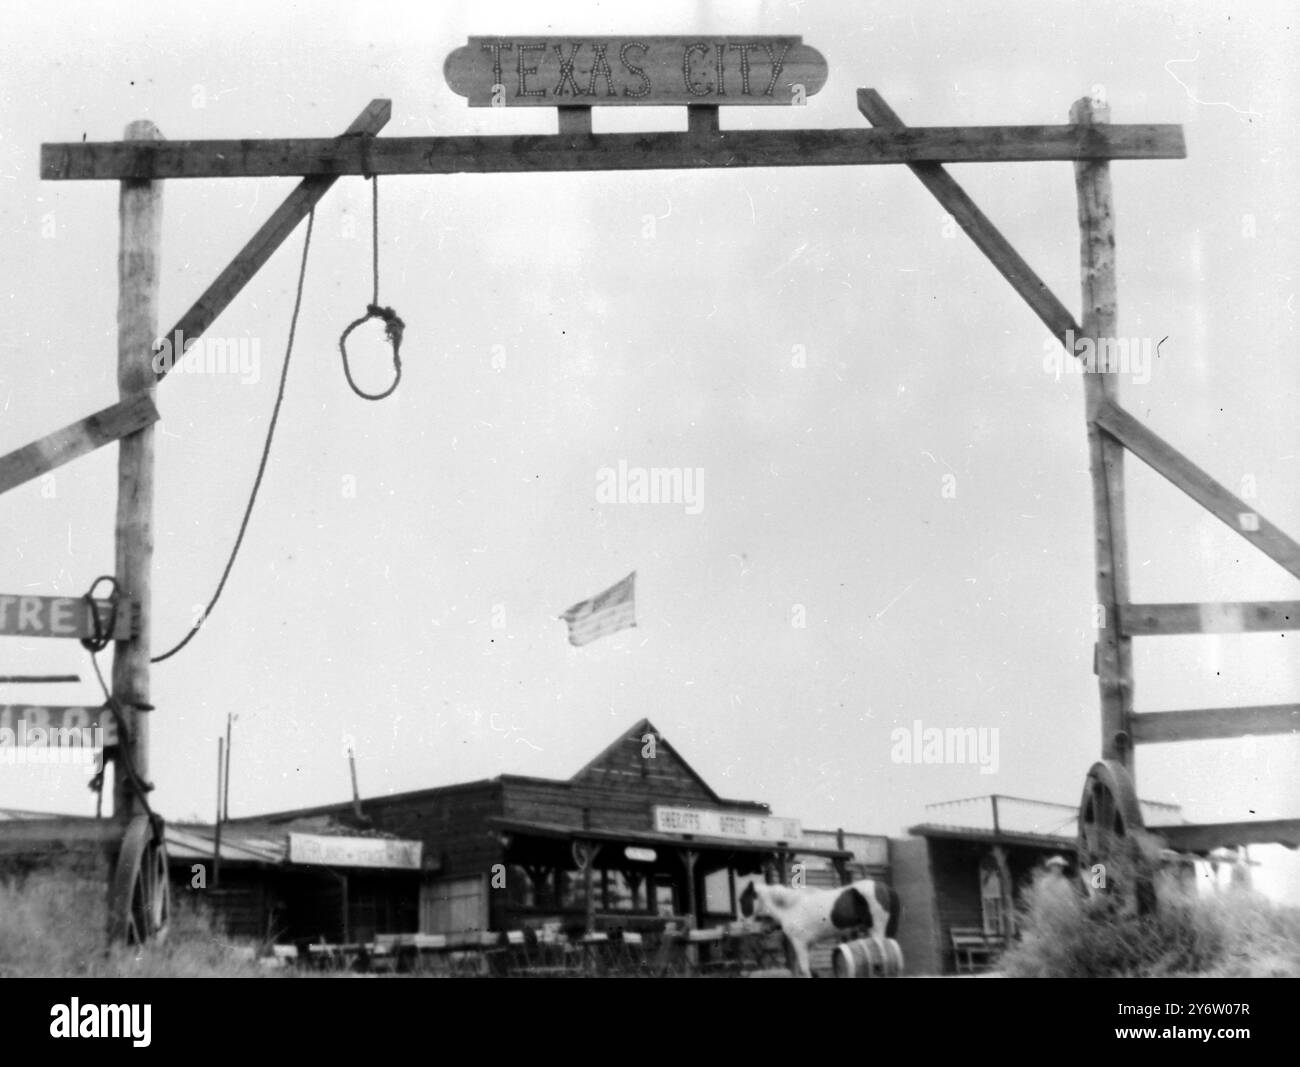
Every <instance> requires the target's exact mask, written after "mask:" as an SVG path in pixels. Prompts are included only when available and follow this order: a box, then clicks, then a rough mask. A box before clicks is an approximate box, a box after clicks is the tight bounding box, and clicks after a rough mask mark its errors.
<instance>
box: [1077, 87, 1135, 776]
mask: <svg viewBox="0 0 1300 1067" xmlns="http://www.w3.org/2000/svg"><path fill="white" fill-rule="evenodd" d="M1070 121H1071V122H1072V123H1074V124H1076V125H1080V126H1086V125H1100V124H1102V123H1107V122H1109V121H1110V108H1109V107H1108V106H1107V105H1106V104H1104V103H1101V102H1099V101H1096V100H1093V99H1091V98H1087V97H1085V98H1084V99H1082V100H1079V101H1077V102H1076V103H1075V104H1074V106H1073V107H1072V108H1071V109H1070ZM1074 179H1075V185H1076V188H1077V192H1078V198H1079V248H1080V256H1081V259H1082V268H1083V323H1082V326H1083V336H1084V337H1087V338H1089V339H1091V341H1092V342H1093V347H1094V351H1095V352H1096V353H1097V357H1098V359H1097V363H1096V365H1095V366H1094V367H1092V368H1088V370H1089V373H1085V374H1084V376H1083V388H1084V399H1085V410H1086V415H1087V420H1088V459H1089V462H1088V466H1089V470H1090V471H1091V474H1092V504H1093V530H1094V536H1095V547H1096V559H1097V607H1098V609H1099V611H1098V613H1097V614H1098V618H1097V622H1098V628H1097V656H1096V658H1097V685H1098V689H1099V691H1100V696H1101V752H1102V757H1103V758H1105V759H1115V760H1119V761H1120V762H1121V763H1123V764H1124V765H1125V766H1126V767H1127V768H1128V769H1129V772H1130V773H1132V772H1133V745H1132V742H1131V740H1130V730H1129V721H1128V720H1129V714H1130V712H1131V711H1132V708H1133V640H1132V638H1130V637H1126V636H1124V634H1122V633H1121V632H1120V625H1119V611H1118V606H1119V605H1120V604H1126V603H1128V598H1129V593H1128V547H1127V536H1126V532H1125V521H1124V448H1123V446H1122V445H1121V444H1120V443H1119V442H1118V441H1116V440H1114V439H1113V438H1111V437H1110V436H1109V435H1108V434H1106V433H1104V432H1103V431H1102V430H1101V429H1100V428H1099V427H1098V426H1097V423H1096V416H1097V412H1098V410H1099V409H1100V407H1101V406H1102V404H1103V403H1105V402H1106V401H1110V402H1111V403H1115V404H1117V403H1118V402H1119V382H1118V380H1117V377H1116V372H1117V370H1118V368H1114V367H1111V366H1109V365H1108V361H1107V362H1103V358H1104V357H1106V356H1107V355H1108V354H1109V353H1112V352H1113V351H1114V344H1113V341H1114V338H1115V336H1116V324H1117V313H1116V302H1115V214H1114V208H1113V202H1112V198H1111V186H1110V165H1109V164H1108V163H1107V162H1106V161H1105V160H1081V161H1079V162H1077V163H1075V165H1074Z"/></svg>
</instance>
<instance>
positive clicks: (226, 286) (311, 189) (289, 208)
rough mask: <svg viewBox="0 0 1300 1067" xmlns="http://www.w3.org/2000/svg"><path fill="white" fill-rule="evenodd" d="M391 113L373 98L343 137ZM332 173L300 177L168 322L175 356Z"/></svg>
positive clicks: (376, 127) (305, 210) (368, 130)
mask: <svg viewBox="0 0 1300 1067" xmlns="http://www.w3.org/2000/svg"><path fill="white" fill-rule="evenodd" d="M392 114H393V103H392V101H391V100H372V101H370V103H369V104H368V105H366V108H365V110H364V111H362V112H361V114H360V115H358V116H357V117H356V119H355V120H354V121H353V123H352V125H350V126H349V127H348V128H347V131H346V132H345V133H344V135H343V136H344V137H353V138H356V137H358V135H360V136H366V135H372V134H376V133H378V132H379V131H380V130H382V129H383V128H384V127H385V126H386V125H387V124H388V120H389V119H390V118H391V117H392ZM337 180H338V179H337V178H336V177H329V176H313V177H309V178H304V179H303V180H302V181H301V182H300V183H299V184H298V186H297V187H296V188H295V189H294V190H293V192H291V193H290V194H289V195H288V196H287V197H286V198H285V201H284V203H282V204H281V205H280V206H279V207H278V208H276V209H275V211H274V212H273V213H272V215H271V217H270V218H269V219H267V220H266V222H264V223H263V224H262V226H261V228H260V229H259V230H258V231H257V233H255V234H253V236H252V238H251V239H250V240H249V242H248V243H247V244H246V245H244V247H243V249H242V250H241V251H240V252H239V254H238V255H237V256H235V258H234V259H232V260H231V261H230V263H229V264H228V265H227V266H226V268H225V270H223V271H222V272H221V273H220V274H218V275H217V277H216V280H214V281H213V283H212V284H211V285H209V286H208V287H207V289H206V290H205V291H204V293H203V295H202V296H201V297H199V299H198V300H197V301H195V303H194V306H193V307H191V308H190V309H189V310H188V311H187V312H185V314H184V315H182V316H181V317H180V320H179V321H178V322H177V323H176V325H175V326H173V327H172V329H171V332H170V333H168V334H166V335H165V336H166V337H167V338H168V339H169V340H172V341H173V348H172V352H173V354H174V355H175V356H177V357H178V358H179V355H180V353H179V352H177V351H176V349H177V347H180V346H178V345H176V344H175V339H176V338H177V336H178V335H179V336H180V338H181V339H182V344H183V343H184V342H188V341H190V340H193V339H195V338H197V337H200V336H201V335H202V334H203V333H204V331H205V330H207V328H208V327H209V326H211V325H212V324H213V322H215V321H216V319H217V317H218V316H219V315H220V314H221V313H222V312H223V311H224V310H225V309H226V308H227V307H229V306H230V303H231V302H232V301H233V300H234V299H235V297H236V296H238V295H239V292H240V290H242V289H243V288H244V286H245V285H247V284H248V282H249V280H250V279H251V278H252V277H253V275H254V274H256V273H257V272H258V271H259V270H261V269H262V267H263V266H264V265H265V264H266V262H267V260H269V259H270V258H271V256H272V255H273V254H274V253H275V250H276V249H277V248H279V247H280V245H282V244H283V243H284V241H285V239H286V238H288V236H289V235H290V234H291V233H293V231H294V229H295V228H296V227H297V225H298V223H300V222H301V221H302V220H303V219H305V218H306V217H307V215H308V214H309V213H310V212H311V209H312V208H313V207H315V206H316V204H317V203H319V202H320V199H321V197H323V196H324V195H325V194H326V193H327V192H328V191H329V189H330V187H331V186H332V185H333V184H334V183H335V182H336V181H337ZM172 366H174V363H168V362H166V361H162V362H161V363H160V365H159V366H158V367H156V368H155V373H156V374H157V375H158V378H159V380H161V379H162V378H163V377H165V376H166V374H167V372H168V371H169V370H171V368H172Z"/></svg>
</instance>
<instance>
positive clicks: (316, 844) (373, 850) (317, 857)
mask: <svg viewBox="0 0 1300 1067" xmlns="http://www.w3.org/2000/svg"><path fill="white" fill-rule="evenodd" d="M423 852H424V843H423V842H421V841H394V840H392V839H391V838H385V837H328V836H325V835H323V834H294V833H291V834H290V835H289V862H290V863H302V864H311V865H314V866H319V867H388V868H397V869H399V870H407V871H418V870H419V869H420V859H421V857H422V854H423Z"/></svg>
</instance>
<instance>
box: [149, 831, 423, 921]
mask: <svg viewBox="0 0 1300 1067" xmlns="http://www.w3.org/2000/svg"><path fill="white" fill-rule="evenodd" d="M166 839H167V860H168V866H169V870H170V874H171V880H172V887H173V892H174V893H175V894H176V896H177V897H178V898H185V897H188V898H189V899H190V901H191V902H192V903H194V904H195V905H197V906H198V907H199V908H201V909H206V910H207V911H209V913H210V914H211V915H212V916H213V917H214V918H215V919H216V920H217V922H218V923H219V924H220V925H221V927H222V929H223V930H224V931H225V933H226V934H227V935H229V936H230V937H233V938H246V939H249V940H253V941H259V942H265V943H271V942H279V943H303V942H313V943H320V942H325V943H330V944H349V943H355V942H361V943H366V942H371V941H373V940H374V938H375V935H376V934H380V933H387V932H390V931H399V930H413V929H414V928H415V923H416V917H417V909H418V907H419V895H420V885H421V879H422V877H423V876H424V875H425V874H427V873H428V872H429V871H430V870H431V869H433V868H434V867H435V866H436V860H430V859H429V858H427V857H425V856H424V854H423V846H422V845H421V844H420V843H419V842H418V841H403V840H400V839H396V838H394V837H393V836H392V835H389V834H384V833H382V832H376V831H374V830H373V829H370V828H367V827H357V826H355V825H345V824H343V823H341V822H339V821H338V820H336V819H332V818H328V817H318V818H314V819H294V820H290V821H287V822H286V821H279V822H276V823H274V824H272V823H268V822H265V821H261V820H240V821H239V822H238V823H234V822H231V823H225V824H223V825H222V827H221V835H220V838H219V843H218V837H217V834H216V831H215V828H214V827H212V826H210V825H204V824H196V823H168V824H167V829H166ZM218 849H219V850H220V851H219V856H220V860H219V862H218Z"/></svg>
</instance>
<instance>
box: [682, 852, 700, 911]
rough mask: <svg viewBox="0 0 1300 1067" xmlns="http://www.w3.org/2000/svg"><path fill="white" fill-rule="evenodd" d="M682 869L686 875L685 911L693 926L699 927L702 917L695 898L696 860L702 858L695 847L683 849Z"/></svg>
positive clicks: (684, 881) (684, 889)
mask: <svg viewBox="0 0 1300 1067" xmlns="http://www.w3.org/2000/svg"><path fill="white" fill-rule="evenodd" d="M681 856H682V869H683V871H684V872H685V875H686V877H685V878H683V879H682V889H683V903H684V905H685V906H684V907H683V909H682V910H683V911H685V912H686V914H687V915H688V916H689V917H690V921H691V926H693V927H695V928H697V929H698V928H699V925H700V917H699V915H698V914H697V911H698V905H697V902H696V899H695V861H696V860H698V859H699V858H700V854H699V853H698V852H697V851H696V850H695V849H693V848H684V849H682V851H681Z"/></svg>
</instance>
